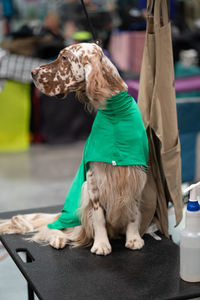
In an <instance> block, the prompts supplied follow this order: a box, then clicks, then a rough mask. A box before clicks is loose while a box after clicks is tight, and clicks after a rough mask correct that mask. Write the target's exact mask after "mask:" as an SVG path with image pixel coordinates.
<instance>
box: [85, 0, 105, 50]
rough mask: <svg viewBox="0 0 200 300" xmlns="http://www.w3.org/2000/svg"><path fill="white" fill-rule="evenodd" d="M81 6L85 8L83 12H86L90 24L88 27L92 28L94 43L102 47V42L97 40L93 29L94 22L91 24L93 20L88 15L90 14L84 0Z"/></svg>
mask: <svg viewBox="0 0 200 300" xmlns="http://www.w3.org/2000/svg"><path fill="white" fill-rule="evenodd" d="M81 4H82V6H83V10H84V13H85V16H86V19H87V22H88V25H89V27H90V31H91V33H92V37H93V41H94V42H95V43H96V44H97V45H100V44H101V40H98V39H97V36H96V33H95V30H94V27H93V25H92V22H91V20H90V18H89V15H88V12H87V9H86V6H85V3H84V0H81Z"/></svg>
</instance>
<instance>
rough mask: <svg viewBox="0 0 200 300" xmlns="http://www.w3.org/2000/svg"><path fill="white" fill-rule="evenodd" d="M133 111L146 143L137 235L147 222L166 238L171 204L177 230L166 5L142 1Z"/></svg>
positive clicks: (177, 174) (177, 171) (177, 165)
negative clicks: (141, 124) (143, 13)
mask: <svg viewBox="0 0 200 300" xmlns="http://www.w3.org/2000/svg"><path fill="white" fill-rule="evenodd" d="M152 11H153V14H152ZM138 105H139V108H140V111H141V114H142V118H143V122H144V125H145V128H146V131H147V135H148V140H149V172H148V176H147V184H146V186H145V188H144V191H143V195H142V207H141V213H142V223H141V234H143V233H144V232H145V231H146V230H147V228H148V226H149V225H150V223H151V222H152V221H153V222H155V223H156V224H157V226H158V228H159V229H160V231H161V232H162V233H164V234H165V235H166V236H168V203H169V202H172V203H173V204H174V208H175V215H176V224H177V225H178V224H179V222H180V221H181V219H182V206H183V204H182V194H181V160H180V142H179V136H178V127H177V113H176V99H175V88H174V69H173V55H172V41H171V25H170V22H169V20H168V9H167V3H166V0H156V1H153V0H148V1H147V31H146V40H145V47H144V53H143V61H142V67H141V74H140V87H139V95H138Z"/></svg>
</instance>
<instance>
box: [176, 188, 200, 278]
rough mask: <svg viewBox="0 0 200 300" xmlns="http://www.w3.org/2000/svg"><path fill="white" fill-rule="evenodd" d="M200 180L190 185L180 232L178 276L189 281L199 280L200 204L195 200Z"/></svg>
mask: <svg viewBox="0 0 200 300" xmlns="http://www.w3.org/2000/svg"><path fill="white" fill-rule="evenodd" d="M199 187H200V182H198V183H197V184H193V185H191V186H190V187H189V188H188V189H186V192H188V191H191V192H190V199H189V202H188V205H187V211H186V219H185V229H184V230H183V231H182V232H181V234H180V276H181V278H182V279H183V280H185V281H189V282H200V205H199V203H198V200H197V195H198V188H199Z"/></svg>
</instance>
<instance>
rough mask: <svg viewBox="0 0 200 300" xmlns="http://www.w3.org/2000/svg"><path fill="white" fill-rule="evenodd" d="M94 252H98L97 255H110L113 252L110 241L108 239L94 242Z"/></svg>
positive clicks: (92, 249)
mask: <svg viewBox="0 0 200 300" xmlns="http://www.w3.org/2000/svg"><path fill="white" fill-rule="evenodd" d="M90 251H91V252H92V253H96V254H97V255H108V254H110V253H111V251H112V248H111V245H110V243H109V242H107V241H98V242H94V245H93V246H92V248H91V250H90Z"/></svg>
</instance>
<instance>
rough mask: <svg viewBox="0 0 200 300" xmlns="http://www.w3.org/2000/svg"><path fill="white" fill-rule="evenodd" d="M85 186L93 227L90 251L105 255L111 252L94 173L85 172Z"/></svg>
mask: <svg viewBox="0 0 200 300" xmlns="http://www.w3.org/2000/svg"><path fill="white" fill-rule="evenodd" d="M87 188H88V194H89V198H90V201H92V204H93V209H92V223H93V229H94V244H93V246H92V248H91V252H92V253H96V254H98V255H107V254H109V253H110V252H111V245H110V242H109V240H108V235H107V231H106V221H105V217H104V212H103V209H102V207H101V206H100V204H99V190H98V187H97V184H96V179H95V176H94V173H93V172H92V171H91V170H89V171H88V172H87Z"/></svg>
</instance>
